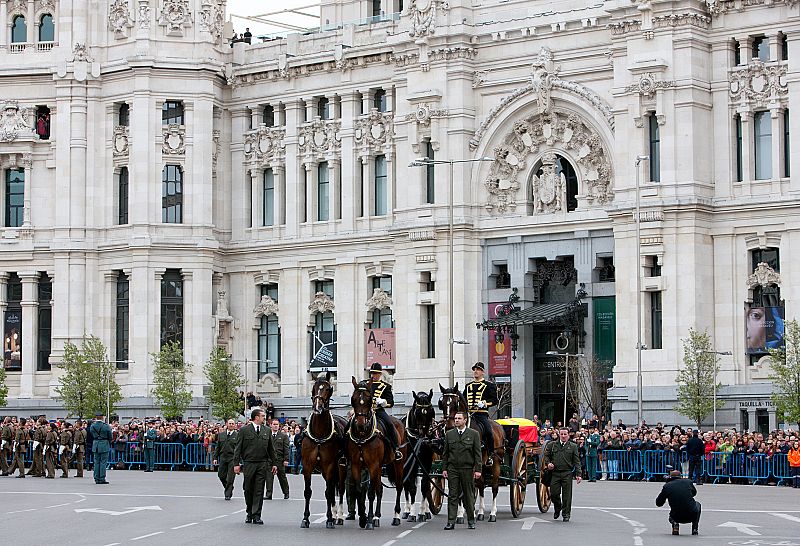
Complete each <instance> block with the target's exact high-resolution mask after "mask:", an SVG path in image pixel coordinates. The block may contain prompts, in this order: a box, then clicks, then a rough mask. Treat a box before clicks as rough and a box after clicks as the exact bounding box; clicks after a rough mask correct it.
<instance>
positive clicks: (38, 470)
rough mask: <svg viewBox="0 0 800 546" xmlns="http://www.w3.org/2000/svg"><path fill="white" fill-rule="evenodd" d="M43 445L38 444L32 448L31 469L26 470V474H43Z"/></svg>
mask: <svg viewBox="0 0 800 546" xmlns="http://www.w3.org/2000/svg"><path fill="white" fill-rule="evenodd" d="M43 451H44V446H43V445H41V444H40V445H39V447H37V448H36V449H34V450H33V462H32V463H31V469H30V470H28V476H44V453H43Z"/></svg>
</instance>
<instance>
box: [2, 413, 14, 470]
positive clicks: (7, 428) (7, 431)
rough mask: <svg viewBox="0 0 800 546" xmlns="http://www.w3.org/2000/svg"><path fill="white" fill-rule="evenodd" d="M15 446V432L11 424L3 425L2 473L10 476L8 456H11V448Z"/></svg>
mask: <svg viewBox="0 0 800 546" xmlns="http://www.w3.org/2000/svg"><path fill="white" fill-rule="evenodd" d="M13 444H14V431H13V429H12V428H11V423H5V424H3V427H2V429H0V473H2V475H3V476H8V456H9V455H11V447H12V446H13Z"/></svg>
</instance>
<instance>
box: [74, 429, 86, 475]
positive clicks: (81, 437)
mask: <svg viewBox="0 0 800 546" xmlns="http://www.w3.org/2000/svg"><path fill="white" fill-rule="evenodd" d="M72 436H73V437H72V445H73V448H74V453H73V456H74V457H75V468H76V469H77V470H78V474H77V477H78V478H83V461H84V457H85V456H86V429H84V428H79V429H76V430H75V433H74V434H73V435H72Z"/></svg>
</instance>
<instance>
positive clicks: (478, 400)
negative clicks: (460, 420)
mask: <svg viewBox="0 0 800 546" xmlns="http://www.w3.org/2000/svg"><path fill="white" fill-rule="evenodd" d="M485 373H486V369H485V367H484V365H483V362H476V363H475V365H474V366H472V377H473V378H474V380H473V381H470V382H469V383H467V386H466V387H465V388H464V398H466V400H467V409H468V410H469V413H470V415H471V416H472V419H473V420H475V421H476V422H477V423H478V426H479V427H480V429H481V436H482V437H483V445H484V447H485V448H486V453H488V454H489V458H488V460H487V461H486V464H487V466H492V456H493V455H494V437H493V436H492V425H491V423H489V408H491V407H492V406H496V405H497V385H495V384H494V383H492V382H490V381H487V380H486V379H484V374H485Z"/></svg>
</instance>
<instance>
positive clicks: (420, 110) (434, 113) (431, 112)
mask: <svg viewBox="0 0 800 546" xmlns="http://www.w3.org/2000/svg"><path fill="white" fill-rule="evenodd" d="M447 115H448V111H447V110H446V109H443V108H434V107H433V106H431V105H430V104H428V103H427V102H422V103H420V104H417V107H416V109H415V110H414V111H413V112H409V113H408V114H406V116H405V120H406V121H416V122H417V124H418V125H419V126H420V127H428V126H429V125H430V124H431V119H433V118H443V117H447Z"/></svg>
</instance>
